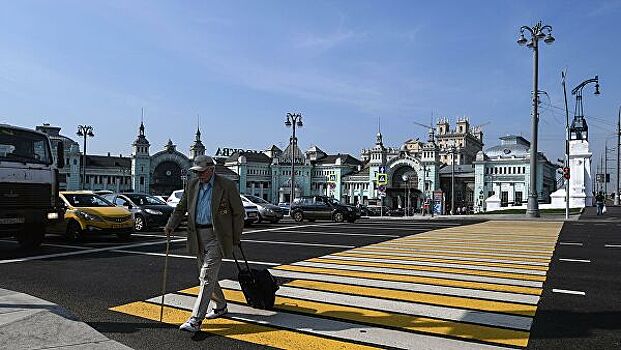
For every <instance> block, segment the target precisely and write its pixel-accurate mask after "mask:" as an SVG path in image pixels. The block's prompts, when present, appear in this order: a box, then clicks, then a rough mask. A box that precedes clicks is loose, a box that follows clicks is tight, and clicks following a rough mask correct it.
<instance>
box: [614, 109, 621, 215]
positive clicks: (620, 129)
mask: <svg viewBox="0 0 621 350" xmlns="http://www.w3.org/2000/svg"><path fill="white" fill-rule="evenodd" d="M620 148H621V107H619V117H618V119H617V189H616V193H615V205H619V149H620Z"/></svg>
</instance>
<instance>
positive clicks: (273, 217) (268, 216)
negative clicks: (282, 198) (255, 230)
mask: <svg viewBox="0 0 621 350" xmlns="http://www.w3.org/2000/svg"><path fill="white" fill-rule="evenodd" d="M241 198H242V199H243V200H244V201H248V202H251V203H252V204H254V205H256V206H257V208H258V209H259V222H261V221H269V222H271V223H273V224H275V223H277V222H278V221H280V219H282V217H283V216H284V215H285V211H286V210H285V209H283V208H281V207H279V206H277V205H274V204H272V203H270V202H268V201H266V200H265V199H263V198H259V197H257V196H253V195H249V194H242V195H241Z"/></svg>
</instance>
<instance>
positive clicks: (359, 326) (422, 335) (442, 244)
mask: <svg viewBox="0 0 621 350" xmlns="http://www.w3.org/2000/svg"><path fill="white" fill-rule="evenodd" d="M561 227H562V223H555V222H507V221H503V222H494V221H490V222H484V223H479V224H473V225H467V226H452V227H451V226H448V225H447V226H446V227H444V228H440V229H436V230H432V231H427V232H423V233H419V234H416V235H409V236H400V237H398V238H394V239H390V240H386V241H383V242H379V243H375V244H370V245H367V246H362V247H358V248H353V249H349V250H345V251H340V252H335V253H331V254H327V255H324V256H319V257H315V258H310V259H307V260H304V261H299V262H295V263H292V264H285V265H280V266H276V267H274V268H272V269H270V271H271V272H272V274H273V275H274V276H275V277H276V278H277V279H279V281H280V283H279V284H280V285H281V287H280V289H279V290H278V292H277V298H276V303H275V307H274V310H269V311H268V310H257V309H253V308H250V307H248V306H247V305H246V303H245V300H244V296H243V293H242V292H241V288H240V286H239V283H238V282H237V281H234V280H230V279H227V280H223V281H221V282H220V285H221V287H222V289H223V291H224V293H225V296H226V298H227V300H228V301H229V313H228V314H226V316H225V317H224V318H221V319H217V320H210V321H208V322H205V323H204V324H203V331H205V332H208V333H213V334H217V335H220V336H224V337H229V338H232V339H237V340H241V341H245V342H249V343H254V344H260V345H267V346H272V347H276V348H286V349H314V350H316V349H324V348H329V349H332V348H335V349H366V348H368V349H373V348H382V349H384V348H398V349H448V350H450V349H516V348H517V349H519V348H524V347H526V346H527V344H528V338H529V332H530V328H531V326H532V322H533V318H534V316H535V313H536V310H537V304H538V302H539V298H540V295H541V292H542V288H543V283H544V282H545V279H546V272H547V270H548V265H549V263H550V259H551V257H552V254H553V252H554V247H555V245H556V241H557V239H558V235H559V232H560V230H561ZM335 230H337V228H336V227H334V226H331V227H330V228H329V231H330V232H334V231H335ZM370 231H371V232H370V233H374V232H373V231H372V229H370ZM394 231H395V232H398V231H399V228H398V227H395V228H394ZM384 233H386V234H388V233H389V231H387V230H382V234H384ZM197 294H198V287H192V288H188V289H183V290H179V291H177V292H175V293H169V294H166V295H165V305H166V307H165V310H164V319H163V321H164V322H166V323H169V324H181V323H183V322H184V321H185V320H186V319H187V318H188V317H189V315H190V313H191V310H192V307H193V303H194V300H195V297H196V295H197ZM160 301H161V296H156V297H154V298H150V299H147V300H144V301H138V302H133V303H129V304H125V305H120V306H117V307H114V308H112V309H111V310H113V311H117V312H122V313H126V314H130V315H134V316H138V317H142V318H146V319H151V320H159V315H160V306H159V303H160Z"/></svg>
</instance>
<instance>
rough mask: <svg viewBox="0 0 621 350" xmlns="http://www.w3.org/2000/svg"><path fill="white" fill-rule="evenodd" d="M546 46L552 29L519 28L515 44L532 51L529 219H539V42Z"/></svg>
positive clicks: (546, 26) (541, 25) (527, 209)
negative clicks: (518, 35) (518, 36)
mask: <svg viewBox="0 0 621 350" xmlns="http://www.w3.org/2000/svg"><path fill="white" fill-rule="evenodd" d="M524 33H526V34H527V35H529V37H530V40H528V39H526V38H525V37H524ZM542 39H543V42H545V43H546V44H552V43H553V42H554V37H553V36H552V27H551V26H549V25H543V24H542V23H541V22H537V24H535V25H534V26H533V27H532V28H531V27H528V26H522V27H521V28H520V38H519V39H518V41H517V43H518V44H519V45H520V46H524V45H526V46H527V47H529V48H531V49H532V50H533V114H532V118H533V122H532V134H533V135H532V140H531V145H530V193H529V195H528V205H527V207H526V215H527V216H530V217H539V203H538V202H537V127H538V123H539V114H538V111H537V109H538V103H539V101H538V100H539V99H538V98H537V92H538V91H539V88H538V85H539V81H538V80H539V40H542Z"/></svg>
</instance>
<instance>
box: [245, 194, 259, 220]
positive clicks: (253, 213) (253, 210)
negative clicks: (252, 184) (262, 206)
mask: <svg viewBox="0 0 621 350" xmlns="http://www.w3.org/2000/svg"><path fill="white" fill-rule="evenodd" d="M242 204H243V205H244V224H245V225H246V226H250V225H252V224H255V223H257V222H259V208H257V206H256V205H254V204H253V203H252V202H249V201H246V200H244V199H243V198H242Z"/></svg>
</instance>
